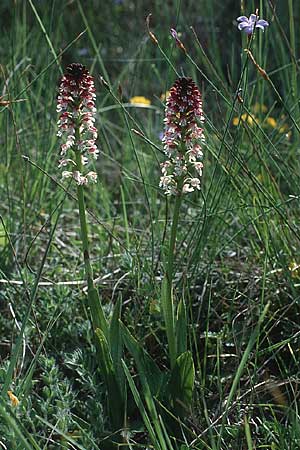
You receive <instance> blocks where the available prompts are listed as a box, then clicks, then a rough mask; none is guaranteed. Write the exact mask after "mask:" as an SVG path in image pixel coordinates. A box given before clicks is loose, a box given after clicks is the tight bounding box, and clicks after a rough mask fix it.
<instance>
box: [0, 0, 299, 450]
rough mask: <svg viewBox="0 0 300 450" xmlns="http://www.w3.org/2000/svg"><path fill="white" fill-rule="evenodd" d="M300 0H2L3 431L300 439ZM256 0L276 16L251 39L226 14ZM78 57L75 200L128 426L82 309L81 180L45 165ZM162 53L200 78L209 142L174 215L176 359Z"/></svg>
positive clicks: (198, 443) (125, 439)
mask: <svg viewBox="0 0 300 450" xmlns="http://www.w3.org/2000/svg"><path fill="white" fill-rule="evenodd" d="M299 6H300V4H299V0H293V1H290V0H289V1H288V2H287V5H285V2H275V1H271V0H267V1H265V2H263V1H260V2H258V3H257V2H253V1H248V2H243V1H241V2H233V1H230V0H226V1H223V2H220V1H218V0H211V1H201V2H199V1H195V0H191V1H189V2H182V1H179V0H178V1H174V2H160V1H156V2H150V3H148V2H142V1H140V2H130V1H127V0H124V1H123V2H115V1H112V0H111V1H109V2H106V3H104V2H103V4H102V2H101V6H99V2H96V1H93V0H89V1H87V2H83V1H81V2H80V1H79V0H78V1H72V2H67V1H62V2H58V1H57V0H51V1H41V2H37V1H34V0H30V1H28V2H25V1H16V2H10V1H6V0H4V1H2V2H1V6H0V12H1V18H2V27H3V30H4V31H3V32H2V34H1V37H0V40H1V45H0V51H1V79H2V83H1V86H2V94H1V95H3V97H2V98H1V101H0V105H1V106H0V108H1V109H0V126H1V130H2V132H1V142H2V152H1V156H0V186H1V208H0V218H1V220H0V261H1V264H0V270H1V275H0V278H1V280H0V286H1V290H0V308H1V316H0V329H1V339H0V358H1V359H0V361H1V365H0V389H1V401H0V417H1V420H0V431H1V432H0V447H1V448H4V449H9V450H11V449H12V450H14V449H18V450H21V449H22V450H23V449H38V450H41V449H46V448H47V449H57V448H69V449H71V448H73V449H95V450H96V449H104V448H108V449H112V448H118V447H119V448H122V447H125V448H129V449H135V448H145V449H146V448H155V449H168V450H171V449H180V450H186V449H197V450H198V449H212V450H220V449H222V450H223V449H231V448H232V449H245V448H247V449H254V448H269V449H278V450H279V449H288V448H289V449H295V450H296V449H297V448H298V447H299V440H300V432H299V416H298V384H299V362H298V361H299V307H298V303H299V286H300V282H299V278H300V271H299V264H300V260H299V220H298V217H299V206H298V205H299V173H300V171H299V80H298V72H299V70H298V69H299V55H298V53H297V49H298V48H299V35H298V28H297V19H298V16H297V14H298V11H299ZM256 7H259V8H260V15H261V16H263V17H264V18H265V19H267V20H268V21H269V22H270V27H269V29H268V30H267V31H266V32H265V33H262V32H257V33H255V36H254V38H253V39H252V40H251V41H250V42H249V41H247V39H246V37H245V36H242V35H241V34H240V32H239V31H238V30H237V28H236V24H235V17H237V16H239V15H241V14H243V15H247V16H248V15H249V14H250V13H252V12H254V11H255V8H256ZM150 12H151V13H152V18H151V22H150V27H151V31H152V32H153V33H154V35H155V36H156V38H157V40H158V42H159V46H157V45H155V44H154V43H153V41H152V40H151V39H150V37H149V34H148V31H147V27H146V24H145V18H146V16H147V15H148V14H149V13H150ZM191 27H192V28H191ZM170 28H176V30H177V32H178V33H180V39H181V40H182V42H183V43H184V46H185V48H186V53H184V52H182V51H180V49H179V48H178V47H176V43H175V41H174V40H173V39H172V37H171V36H170V34H169V30H170ZM247 45H248V46H250V47H249V50H250V51H251V54H252V55H253V58H252V59H251V57H249V53H246V52H245V51H244V49H245V48H246V47H247ZM71 62H81V63H83V64H85V65H86V66H87V67H88V68H89V69H90V70H91V72H92V73H93V75H94V77H95V78H96V84H97V110H98V118H97V121H98V129H99V134H100V138H99V144H100V147H101V157H100V160H99V161H98V162H96V163H95V166H94V170H95V171H97V173H98V176H99V179H100V183H99V184H98V185H97V187H96V188H95V187H94V188H93V189H89V190H88V192H86V194H85V202H86V206H87V220H88V222H89V240H90V242H91V243H92V245H91V248H90V253H91V264H92V266H93V271H94V281H95V286H96V288H97V290H98V291H99V293H100V295H101V299H102V305H103V310H104V313H105V316H106V319H107V321H108V323H109V324H111V332H110V338H109V339H110V342H114V346H113V348H114V350H113V352H112V354H111V358H112V361H109V362H108V363H107V364H108V367H112V366H110V363H111V362H112V363H113V364H114V367H117V373H118V377H119V380H120V382H121V383H122V386H123V387H124V388H123V392H122V395H123V399H124V403H123V404H122V410H121V411H120V410H118V408H119V407H120V405H118V404H114V405H113V408H114V409H115V410H116V411H118V413H119V414H120V416H121V417H122V424H121V426H119V424H120V421H118V424H116V423H114V421H113V417H112V414H111V413H109V407H110V408H111V410H112V409H113V408H112V404H111V403H110V404H109V405H108V404H107V400H108V399H109V400H111V398H112V397H109V398H108V394H107V382H106V383H105V379H104V378H105V377H103V370H102V369H101V367H100V366H99V363H98V361H97V359H96V347H95V341H94V337H93V330H92V329H91V327H90V323H89V311H88V302H87V295H86V292H87V291H86V286H85V281H84V279H85V278H84V261H83V259H82V256H81V242H80V231H79V221H78V210H77V209H76V207H75V203H74V197H75V194H76V189H75V186H73V185H72V184H71V185H69V186H68V185H66V184H64V183H62V182H61V179H60V173H58V170H57V162H58V158H59V157H58V152H59V142H58V140H57V137H56V131H57V130H56V127H57V125H56V121H57V116H56V112H55V108H56V95H57V81H58V79H59V77H60V75H61V71H63V70H64V68H65V67H66V65H67V64H69V63H71ZM174 69H175V70H174ZM175 71H176V72H177V73H178V74H180V75H181V74H184V75H187V76H191V77H193V79H194V80H195V81H197V84H198V86H199V88H200V90H201V91H202V95H203V104H204V111H205V116H206V122H205V135H206V141H207V143H206V147H205V157H204V174H203V179H202V190H201V192H200V194H198V195H197V194H195V195H194V194H193V195H191V196H188V197H185V199H184V202H183V203H182V205H181V213H180V217H179V224H178V230H177V247H176V254H175V259H174V266H173V273H174V280H173V281H174V286H173V293H174V302H175V305H176V308H178V316H177V317H176V318H175V319H176V321H177V322H178V324H179V325H178V326H177V333H179V334H180V333H181V334H180V336H181V338H180V340H181V342H182V343H183V344H182V350H183V351H182V352H181V353H182V355H183V356H182V357H181V359H179V358H177V360H176V363H175V364H174V368H173V371H171V370H170V369H171V368H170V365H169V357H168V347H167V338H166V330H165V325H164V321H163V320H162V309H161V304H160V297H161V283H162V280H163V276H164V267H163V264H162V261H163V254H164V253H165V251H166V248H167V245H168V238H169V233H170V228H171V222H172V220H171V219H172V214H173V211H174V202H173V200H172V198H166V196H165V195H164V194H163V193H162V192H161V190H160V189H159V188H158V183H159V176H160V170H159V163H160V162H161V161H162V156H161V150H162V145H161V142H160V139H159V133H160V132H161V131H162V129H163V116H164V100H161V98H160V97H161V95H162V94H164V93H165V92H166V91H167V90H168V88H169V87H170V86H171V85H172V84H173V82H174V80H175V78H176V73H175ZM263 71H265V73H266V75H265V76H262V75H264V72H263ZM100 77H103V79H104V80H105V82H101V81H100ZM135 95H142V96H145V97H147V98H149V99H150V100H151V105H149V106H139V105H134V104H131V103H130V98H131V97H133V96H135ZM162 98H163V97H162ZM133 130H134V131H133ZM119 319H120V320H119ZM185 327H186V328H185ZM185 330H186V331H185ZM121 335H122V342H120V341H119V337H120V336H121ZM101 339H102V344H103V345H104V346H105V345H106V344H105V342H104V341H103V336H101V333H100V340H101ZM106 343H107V342H106ZM123 345H124V349H123V350H122V348H123ZM8 390H11V391H12V392H13V394H14V395H15V396H16V397H17V399H18V400H19V404H18V405H17V406H14V405H13V404H12V403H11V400H10V397H9V396H8V395H7V391H8Z"/></svg>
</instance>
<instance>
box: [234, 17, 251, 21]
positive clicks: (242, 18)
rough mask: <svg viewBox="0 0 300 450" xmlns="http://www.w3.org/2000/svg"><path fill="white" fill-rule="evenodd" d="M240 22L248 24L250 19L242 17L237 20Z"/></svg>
mask: <svg viewBox="0 0 300 450" xmlns="http://www.w3.org/2000/svg"><path fill="white" fill-rule="evenodd" d="M236 20H237V21H238V22H248V17H246V16H240V17H238V18H237V19H236Z"/></svg>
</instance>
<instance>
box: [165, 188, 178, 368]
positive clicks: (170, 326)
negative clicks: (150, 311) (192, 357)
mask: <svg viewBox="0 0 300 450" xmlns="http://www.w3.org/2000/svg"><path fill="white" fill-rule="evenodd" d="M181 201H182V192H181V189H180V190H179V194H178V195H177V196H176V200H175V205H174V212H173V220H172V227H171V235H170V242H169V250H168V259H167V270H166V287H165V295H164V305H163V312H164V319H165V324H166V332H167V339H168V345H169V356H170V364H171V368H173V367H174V364H175V361H176V357H177V349H176V347H177V346H176V335H175V315H174V304H173V292H172V291H173V276H174V273H173V272H174V256H175V246H176V236H177V229H178V221H179V211H180V206H181Z"/></svg>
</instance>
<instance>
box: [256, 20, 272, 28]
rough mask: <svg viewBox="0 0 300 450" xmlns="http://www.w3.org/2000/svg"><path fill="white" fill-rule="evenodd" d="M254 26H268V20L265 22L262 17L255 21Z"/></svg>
mask: <svg viewBox="0 0 300 450" xmlns="http://www.w3.org/2000/svg"><path fill="white" fill-rule="evenodd" d="M256 26H258V27H268V26H269V22H267V21H266V20H264V19H260V20H258V21H257V22H256Z"/></svg>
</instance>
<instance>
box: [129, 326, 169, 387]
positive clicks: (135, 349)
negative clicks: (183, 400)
mask: <svg viewBox="0 0 300 450" xmlns="http://www.w3.org/2000/svg"><path fill="white" fill-rule="evenodd" d="M120 327H121V330H122V336H123V340H124V344H125V345H126V347H127V349H128V351H129V352H130V353H131V355H132V356H133V358H134V360H135V363H136V366H137V370H138V374H139V376H140V378H141V383H142V385H144V384H145V383H146V385H147V386H149V388H150V391H151V395H152V396H158V394H159V392H160V389H161V387H162V383H163V379H164V375H163V374H162V372H161V371H160V370H159V368H158V366H157V364H156V363H155V361H154V360H153V359H152V358H151V356H150V355H149V354H148V353H147V352H146V350H144V349H143V348H142V347H141V346H140V344H139V343H138V342H137V340H136V339H135V338H134V337H133V336H132V334H131V333H130V331H129V330H128V328H127V327H126V326H125V325H124V324H123V323H122V322H120Z"/></svg>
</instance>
